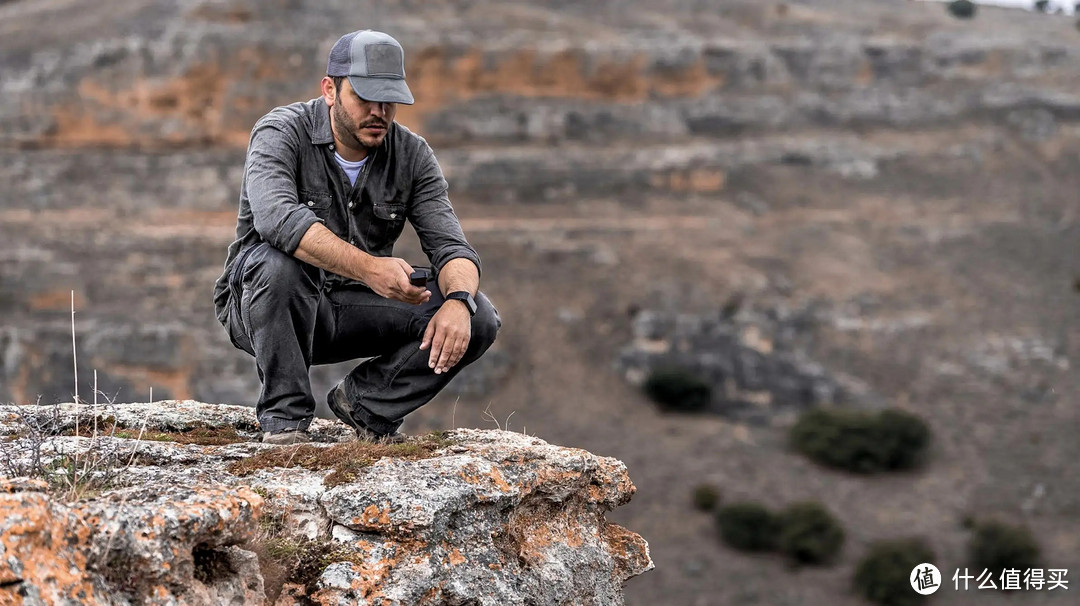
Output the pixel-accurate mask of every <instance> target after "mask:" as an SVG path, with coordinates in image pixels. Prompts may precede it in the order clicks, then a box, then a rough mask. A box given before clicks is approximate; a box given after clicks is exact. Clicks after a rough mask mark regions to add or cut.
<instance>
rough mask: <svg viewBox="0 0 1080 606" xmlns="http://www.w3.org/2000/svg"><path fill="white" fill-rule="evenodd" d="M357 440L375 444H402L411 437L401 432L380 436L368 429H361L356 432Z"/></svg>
mask: <svg viewBox="0 0 1080 606" xmlns="http://www.w3.org/2000/svg"><path fill="white" fill-rule="evenodd" d="M356 439H357V440H359V441H361V442H371V443H373V444H401V443H402V442H404V441H406V440H408V439H409V436H407V435H405V434H403V433H401V432H400V431H395V432H393V433H383V434H378V433H375V432H374V431H371V430H370V429H368V428H367V427H360V428H358V429H357V430H356Z"/></svg>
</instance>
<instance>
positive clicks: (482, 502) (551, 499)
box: [0, 401, 653, 605]
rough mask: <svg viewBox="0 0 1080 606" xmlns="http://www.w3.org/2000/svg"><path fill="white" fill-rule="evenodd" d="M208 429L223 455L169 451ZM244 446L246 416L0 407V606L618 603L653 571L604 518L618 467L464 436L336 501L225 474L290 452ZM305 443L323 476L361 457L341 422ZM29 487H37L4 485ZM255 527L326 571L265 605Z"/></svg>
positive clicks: (521, 440) (330, 491)
mask: <svg viewBox="0 0 1080 606" xmlns="http://www.w3.org/2000/svg"><path fill="white" fill-rule="evenodd" d="M95 417H96V418H97V421H98V424H97V427H98V433H97V434H96V435H95V434H94V433H93V431H92V430H89V431H88V430H87V429H86V427H93V426H94V418H95ZM76 418H78V421H79V426H80V429H79V431H78V433H79V435H74V434H75V426H76ZM207 427H213V428H223V427H231V428H232V429H233V430H235V436H236V440H237V441H236V442H235V443H232V444H225V445H201V444H182V443H178V442H175V441H170V440H169V438H170V437H172V438H174V439H175V437H176V436H184V435H187V434H186V433H185V432H191V431H193V430H195V429H197V428H204V429H205V428H207ZM254 427H255V425H254V423H253V411H252V410H251V409H248V408H244V407H239V406H228V405H213V404H202V403H198V402H191V401H163V402H154V403H149V404H131V405H127V404H119V405H109V406H106V407H99V409H98V410H96V411H93V410H91V408H90V407H88V406H85V405H83V406H80V407H76V406H75V405H74V404H64V405H59V406H33V407H31V406H23V407H15V406H0V447H2V448H0V472H2V476H0V511H3V515H2V516H0V604H9V603H10V604H141V603H154V604H235V605H244V604H263V603H276V604H280V605H286V604H299V603H317V604H323V605H330V604H342V605H343V604H381V605H390V604H402V605H405V604H408V605H416V604H432V605H434V604H480V605H487V604H492V605H494V604H500V605H501V604H522V605H524V604H536V605H541V604H544V605H546V604H551V605H555V604H622V603H623V583H624V582H625V581H626V580H627V579H629V578H630V577H632V576H635V575H638V574H640V573H642V572H645V571H647V570H649V569H651V568H652V567H653V564H652V561H651V559H650V557H649V550H648V544H647V543H646V542H645V540H644V539H643V538H642V537H640V536H638V535H637V534H634V533H632V532H630V531H629V530H626V529H624V528H622V527H619V526H617V525H615V524H611V523H609V522H607V521H606V519H605V514H606V513H607V512H609V511H611V510H613V509H614V508H616V507H618V506H619V505H622V504H625V503H626V502H628V501H629V500H630V498H631V496H632V495H633V493H634V491H635V488H634V485H633V483H632V482H631V481H630V478H629V476H628V475H627V472H626V467H625V465H623V464H622V463H621V462H620V461H618V460H615V459H611V458H606V457H599V456H596V455H593V454H591V453H589V452H587V451H584V450H580V449H573V448H564V447H559V446H553V445H551V444H548V443H546V442H544V441H543V440H540V439H537V438H533V437H530V436H527V435H523V434H518V433H512V432H505V431H497V430H471V429H461V430H455V431H452V432H447V433H445V434H443V435H441V436H440V441H439V442H438V446H439V448H438V449H436V450H433V451H431V452H429V453H427V455H425V457H426V458H416V457H415V456H402V457H395V456H388V457H383V458H379V459H378V460H375V461H374V462H373V463H371V464H370V465H368V466H366V467H361V468H360V469H359V471H357V472H356V473H355V475H354V476H351V478H352V479H351V480H350V481H345V482H343V483H330V484H333V485H327V483H326V482H324V480H325V479H326V477H327V476H328V475H329V474H331V473H332V465H328V466H327V468H326V469H317V468H316V469H308V468H305V467H287V468H286V467H275V466H270V465H267V466H263V467H258V466H256V467H255V468H254V469H253V470H251V471H249V472H248V473H246V474H245V475H235V474H234V473H233V472H231V471H230V465H232V464H234V463H236V462H238V461H243V460H245V459H247V458H249V457H251V456H254V455H257V454H258V453H260V452H264V451H268V450H275V449H278V450H283V451H284V454H292V453H290V451H289V449H297V447H274V446H264V445H262V444H261V443H258V442H255V441H254V439H255V433H254ZM312 427H313V434H314V436H315V438H316V440H317V441H316V442H314V443H313V444H312V445H309V446H307V448H314V449H326V450H320V451H317V452H320V453H324V454H326V455H327V457H328V458H329V457H330V456H331V451H330V449H331V448H333V449H335V450H334V451H333V453H336V454H333V456H342V455H341V453H346V454H348V453H349V452H351V451H350V450H349V449H356V452H361V451H362V449H364V448H365V447H367V446H368V445H366V444H363V443H357V442H348V435H349V434H348V432H346V431H344V430H343V426H342V425H341V424H340V423H336V422H331V421H325V420H317V421H316V422H315V423H314V424H313V426H312ZM106 428H107V429H106ZM131 430H135V431H138V432H141V433H142V435H143V438H138V437H137V436H138V435H139V434H136V437H134V438H133V437H124V436H129V435H131V433H130V431H131ZM151 436H152V438H151ZM423 439H424V438H414V439H413V441H415V442H419V441H421V440H423ZM102 453H108V454H109V455H110V456H111V457H112V458H108V457H103V456H102ZM114 453H119V455H118V456H112V455H113V454H114ZM296 453H297V458H299V456H300V451H299V449H297V450H296ZM284 460H286V461H288V462H289V463H287V464H291V461H292V458H291V457H286V458H285V459H284ZM101 461H106V462H104V463H103V462H101ZM315 467H318V466H315ZM35 470H36V471H37V473H36V475H38V476H40V477H44V478H45V480H42V479H30V478H28V477H13V476H14V475H15V474H16V473H17V472H20V471H23V472H30V473H33V472H35ZM95 473H96V474H98V477H102V476H103V474H104V476H105V477H107V479H108V482H107V483H102V482H98V483H94V479H93V478H92V477H90V476H93V474H95ZM80 474H82V475H80ZM84 476H86V477H84ZM91 485H92V486H94V490H89V489H85V488H84V489H83V490H82V491H80V490H79V488H80V487H81V486H91ZM73 487H74V488H73ZM268 521H272V522H273V523H272V526H273V527H274V528H275V531H274V532H275V535H276V536H275V537H274V538H275V539H276V540H277V541H279V543H280V541H282V540H291V541H295V542H299V543H304V544H312V542H319V543H317V544H320V545H326V546H327V547H326V548H325V549H326V550H329V551H330V552H332V553H333V554H334V555H333V556H332V557H331V558H330V559H337V560H340V561H330V562H324V563H325V564H326V565H325V566H322V567H321V568H320V570H318V571H317V573H316V575H315V576H314V578H312V579H310V580H309V582H307V583H291V584H286V585H285V587H284V588H282V587H280V586H278V587H274V588H271V587H269V586H267V584H266V583H265V582H264V577H263V572H262V571H263V570H265V569H266V566H267V565H269V564H272V563H271V562H265V561H260V557H263V558H267V557H271V556H267V555H266V554H267V550H266V549H264V548H261V547H260V542H261V541H265V540H266V539H267V532H266V530H265V529H266V528H267V527H268V526H270V525H271V524H267V522H268ZM279 585H280V582H279ZM271 599H276V601H275V602H271Z"/></svg>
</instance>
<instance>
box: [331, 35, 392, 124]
mask: <svg viewBox="0 0 1080 606" xmlns="http://www.w3.org/2000/svg"><path fill="white" fill-rule="evenodd" d="M326 75H327V76H348V78H349V84H352V87H353V90H355V91H356V94H357V95H360V98H361V99H363V100H365V101H375V102H376V103H404V104H405V105H412V104H413V96H412V92H410V91H409V87H408V86H407V85H406V84H405V51H404V50H403V49H402V48H401V45H400V44H398V41H397V40H394V39H393V38H391V37H390V36H389V35H387V34H384V33H382V32H376V31H373V30H370V29H365V30H361V31H358V32H353V33H351V34H345V35H344V36H342V37H341V38H340V39H339V40H338V41H337V42H336V43H335V44H334V48H332V49H330V59H329V60H328V61H327V63H326Z"/></svg>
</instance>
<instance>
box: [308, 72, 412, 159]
mask: <svg viewBox="0 0 1080 606" xmlns="http://www.w3.org/2000/svg"><path fill="white" fill-rule="evenodd" d="M331 87H333V85H332V84H331ZM325 96H326V95H325V91H324V98H325ZM334 97H335V98H334V99H333V100H332V104H330V114H331V116H332V117H333V127H334V135H335V136H336V137H337V138H338V140H339V141H341V143H342V144H343V145H346V146H348V147H352V148H354V149H361V148H367V149H370V148H373V147H378V146H379V145H380V144H381V143H382V141H383V138H384V137H386V131H387V129H388V128H390V123H391V122H393V121H394V116H396V115H397V104H396V103H375V102H372V101H365V100H363V99H361V98H360V97H359V96H358V95H357V94H356V91H354V90H353V87H352V85H351V84H349V80H348V79H345V80H344V81H342V83H341V90H340V91H336V90H335V94H334ZM330 101H331V100H330V99H328V100H327V102H328V103H330Z"/></svg>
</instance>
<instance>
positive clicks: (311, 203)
mask: <svg viewBox="0 0 1080 606" xmlns="http://www.w3.org/2000/svg"><path fill="white" fill-rule="evenodd" d="M307 205H308V206H315V202H313V201H311V200H308V201H307Z"/></svg>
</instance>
